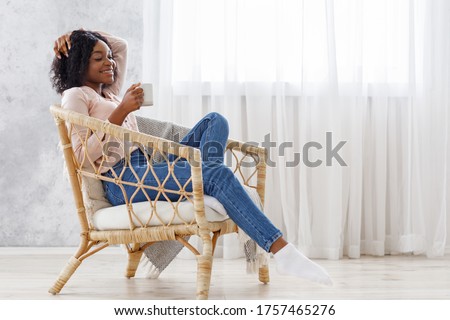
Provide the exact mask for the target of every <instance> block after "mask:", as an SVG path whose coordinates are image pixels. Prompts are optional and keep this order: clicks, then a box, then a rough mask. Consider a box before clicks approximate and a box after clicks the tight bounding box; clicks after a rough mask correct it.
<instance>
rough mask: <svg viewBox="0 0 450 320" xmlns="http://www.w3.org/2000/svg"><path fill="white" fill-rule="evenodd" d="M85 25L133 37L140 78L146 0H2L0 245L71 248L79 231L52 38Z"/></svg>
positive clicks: (131, 73) (132, 68) (133, 70)
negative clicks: (55, 110) (57, 112)
mask: <svg viewBox="0 0 450 320" xmlns="http://www.w3.org/2000/svg"><path fill="white" fill-rule="evenodd" d="M80 27H83V28H84V29H88V30H103V31H107V32H109V33H112V34H115V35H117V36H120V37H122V38H125V39H127V40H128V44H129V56H128V62H129V67H128V74H127V80H126V84H125V85H126V86H127V85H129V84H130V83H132V82H136V81H140V80H141V61H142V45H141V43H142V42H141V39H142V0H118V1H112V0H95V1H92V0H81V1H73V0H38V1H36V0H14V1H6V0H0V108H1V109H0V110H1V115H0V134H1V142H0V155H1V161H0V206H1V207H0V246H71V245H77V244H78V242H79V241H78V239H79V237H78V234H79V232H80V229H79V224H78V221H77V217H76V213H75V209H74V202H73V198H72V194H71V189H70V188H69V183H68V181H67V180H65V178H64V176H63V174H62V169H63V160H62V156H61V152H60V151H59V150H58V147H57V145H58V136H57V131H56V127H55V124H54V122H53V120H52V117H51V115H50V113H49V111H48V108H49V106H50V104H52V103H55V102H56V103H58V102H59V101H60V97H59V96H58V95H57V94H56V93H55V92H54V91H53V89H52V88H51V84H50V81H49V69H50V64H51V61H52V58H53V50H52V48H53V42H54V40H55V39H56V38H57V37H58V36H59V35H61V34H63V33H65V32H67V31H70V30H73V29H77V28H80Z"/></svg>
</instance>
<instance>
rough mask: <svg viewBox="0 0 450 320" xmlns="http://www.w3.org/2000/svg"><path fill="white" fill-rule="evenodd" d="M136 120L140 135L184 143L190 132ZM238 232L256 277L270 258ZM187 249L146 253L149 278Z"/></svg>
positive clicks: (160, 245)
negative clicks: (183, 140)
mask: <svg viewBox="0 0 450 320" xmlns="http://www.w3.org/2000/svg"><path fill="white" fill-rule="evenodd" d="M136 120H137V124H138V128H139V131H140V132H142V133H146V134H149V135H152V136H155V137H160V138H164V139H167V140H171V141H175V142H180V141H181V140H182V138H183V137H184V136H185V135H186V134H187V133H188V132H189V128H186V127H183V126H180V125H177V124H174V123H171V122H165V121H159V120H155V119H150V118H144V117H139V116H138V117H136ZM147 152H151V150H147ZM153 160H154V161H155V162H158V161H160V160H162V157H161V156H160V155H158V154H157V155H155V158H154V159H153ZM246 190H247V193H248V195H249V196H250V198H251V199H252V200H253V202H254V203H255V205H256V206H258V207H259V209H260V210H262V209H263V208H262V203H261V199H260V198H259V196H258V194H257V193H256V192H254V190H253V189H250V188H246ZM238 231H239V232H238V236H239V242H240V244H241V246H242V250H243V252H244V254H245V257H246V260H247V272H248V273H255V272H257V271H258V269H259V268H260V267H262V266H266V265H267V264H268V258H269V255H268V254H267V252H265V251H264V250H263V249H262V248H261V247H259V246H258V245H257V244H256V242H255V241H253V240H252V239H251V238H250V237H249V236H248V235H247V234H245V232H244V231H242V230H241V229H239V230H238ZM185 240H189V237H186V238H185ZM183 248H184V246H183V245H182V244H181V243H180V242H178V241H176V240H170V241H160V242H157V243H155V244H153V245H151V246H149V247H148V248H147V249H145V251H144V254H143V255H142V259H141V264H143V265H146V269H147V270H149V273H148V274H147V276H148V277H150V278H157V277H158V276H159V275H160V274H161V272H162V271H163V270H164V269H165V268H166V267H167V266H168V265H169V264H170V263H171V262H172V261H173V259H175V257H176V256H177V255H178V253H179V252H180V251H181V250H182V249H183ZM148 264H150V265H148Z"/></svg>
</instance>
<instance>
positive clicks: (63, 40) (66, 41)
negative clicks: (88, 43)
mask: <svg viewBox="0 0 450 320" xmlns="http://www.w3.org/2000/svg"><path fill="white" fill-rule="evenodd" d="M71 34H72V32H68V33H66V34H64V35H62V36H60V37H59V38H58V39H56V41H55V44H54V46H53V51H54V52H55V55H56V57H58V59H61V54H64V55H65V56H66V57H69V50H70V47H71V43H70V35H71Z"/></svg>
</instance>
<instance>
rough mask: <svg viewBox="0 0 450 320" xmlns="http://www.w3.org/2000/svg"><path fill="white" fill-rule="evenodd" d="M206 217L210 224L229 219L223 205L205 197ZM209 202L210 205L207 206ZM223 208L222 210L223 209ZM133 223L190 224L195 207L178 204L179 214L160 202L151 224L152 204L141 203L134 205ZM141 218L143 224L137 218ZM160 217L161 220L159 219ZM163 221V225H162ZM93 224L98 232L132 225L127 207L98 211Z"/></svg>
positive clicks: (188, 203)
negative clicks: (216, 209)
mask: <svg viewBox="0 0 450 320" xmlns="http://www.w3.org/2000/svg"><path fill="white" fill-rule="evenodd" d="M205 198H207V199H208V200H207V201H206V200H205V215H206V219H207V220H208V221H210V222H217V221H224V220H226V219H228V216H227V215H226V211H225V209H224V208H223V206H222V204H221V203H220V202H219V201H218V200H217V199H216V198H213V197H210V196H207V195H205ZM206 202H208V205H207V204H206ZM210 206H214V207H215V208H218V210H219V211H221V212H220V213H219V212H217V211H215V210H214V209H212V208H211V207H210ZM221 208H222V209H221ZM133 211H134V214H135V216H133V222H134V224H135V225H136V226H138V227H139V226H141V225H148V226H158V225H162V224H164V225H167V224H168V223H169V222H170V223H171V224H184V223H190V222H191V221H193V220H194V205H193V204H192V203H191V202H190V201H187V200H186V201H183V202H180V203H179V204H178V214H179V216H178V215H177V214H175V213H174V210H173V207H172V205H171V204H170V203H169V202H167V201H158V202H157V203H156V212H157V215H156V213H155V214H154V215H153V216H152V218H151V220H150V222H148V221H147V220H148V219H149V218H150V215H151V212H152V211H151V207H150V204H149V203H148V202H147V201H145V202H139V203H134V204H133ZM136 216H137V217H138V218H139V220H140V221H141V222H139V220H138V219H137V218H136ZM158 217H159V219H158ZM161 220H162V221H163V223H161ZM183 220H184V221H183ZM91 221H92V223H93V226H94V228H95V229H96V230H123V229H129V228H130V223H129V219H128V210H127V206H126V205H121V206H114V207H107V208H102V209H99V210H97V211H96V212H95V213H94V215H93V217H92V220H91Z"/></svg>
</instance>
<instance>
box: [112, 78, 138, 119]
mask: <svg viewBox="0 0 450 320" xmlns="http://www.w3.org/2000/svg"><path fill="white" fill-rule="evenodd" d="M140 85H141V84H140V83H136V84H133V85H132V86H131V87H130V88H128V90H127V92H126V93H125V95H124V97H123V99H122V102H121V103H120V104H119V105H118V106H117V108H116V109H114V111H113V112H112V113H111V115H110V116H109V118H108V121H109V122H111V123H114V124H117V125H119V126H121V125H122V123H123V121H124V120H125V118H126V117H127V116H128V114H129V113H130V112H133V111H136V110H139V108H140V107H141V105H142V103H143V102H144V90H143V89H142V88H141V87H139V86H140Z"/></svg>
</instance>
